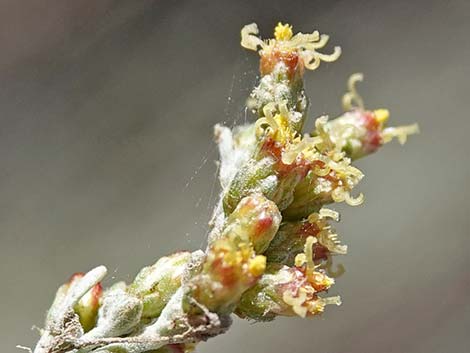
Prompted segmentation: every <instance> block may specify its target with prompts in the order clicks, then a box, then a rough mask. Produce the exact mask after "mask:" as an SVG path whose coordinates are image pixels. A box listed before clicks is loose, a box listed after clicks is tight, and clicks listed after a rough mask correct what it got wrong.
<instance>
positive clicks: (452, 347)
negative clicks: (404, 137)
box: [0, 0, 470, 353]
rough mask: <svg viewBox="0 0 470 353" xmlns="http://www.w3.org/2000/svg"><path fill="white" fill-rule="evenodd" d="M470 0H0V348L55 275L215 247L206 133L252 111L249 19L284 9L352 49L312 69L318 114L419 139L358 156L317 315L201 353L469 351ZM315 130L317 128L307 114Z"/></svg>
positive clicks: (129, 272) (212, 154)
mask: <svg viewBox="0 0 470 353" xmlns="http://www.w3.org/2000/svg"><path fill="white" fill-rule="evenodd" d="M469 13H470V2H468V1H465V0H461V1H401V0H400V1H372V0H370V1H364V0H361V1H358V0H356V1H316V0H310V1H285V0H284V1H253V0H251V1H221V0H213V1H163V0H160V1H157V0H155V1H113V0H101V1H94V0H76V1H63V0H60V1H59V0H50V1H44V0H42V1H40V0H34V1H27V2H26V1H17V0H10V1H5V0H4V1H1V2H0V53H1V54H0V187H1V193H0V229H1V232H0V242H1V243H0V245H1V249H0V276H1V277H0V278H1V283H2V285H1V297H0V298H1V300H0V313H1V316H0V332H1V337H2V339H1V340H0V351H1V352H14V351H15V348H14V346H15V345H16V344H22V345H29V346H31V345H33V344H34V342H35V341H36V339H37V337H38V335H37V333H36V332H34V331H31V330H30V328H31V326H32V325H37V326H41V325H42V322H43V318H44V315H45V312H46V309H47V308H48V307H49V305H50V303H51V300H52V298H53V295H54V292H55V290H56V288H57V287H58V285H59V284H61V283H63V282H64V281H65V280H66V279H67V278H68V276H69V275H70V274H71V273H73V272H76V271H86V270H88V269H90V268H91V267H93V266H95V265H98V264H104V265H106V266H107V267H108V269H109V271H110V274H109V276H108V278H107V279H106V282H105V284H109V283H111V282H112V281H115V280H127V281H130V280H132V278H133V276H134V275H135V273H136V272H137V271H138V270H139V269H140V268H141V267H142V266H144V265H147V264H150V263H152V262H154V261H155V260H156V259H157V258H158V257H160V256H162V255H165V254H167V253H169V252H172V251H174V250H177V249H197V248H199V247H201V246H204V242H205V236H206V234H205V233H206V230H207V225H206V224H207V220H208V218H209V216H210V213H211V209H212V206H213V204H214V201H215V198H216V195H217V191H218V189H217V184H216V182H215V172H216V166H215V163H214V161H215V160H216V158H217V155H216V150H215V148H214V144H213V142H212V126H213V125H214V124H215V123H218V122H224V123H225V124H227V125H233V124H235V123H240V122H243V121H245V119H250V116H249V114H248V115H246V114H245V111H244V107H243V104H244V101H245V98H246V96H247V95H248V93H249V91H250V88H251V86H252V85H253V84H254V83H255V81H256V75H257V56H256V54H255V53H253V52H247V51H245V50H242V49H241V48H240V46H239V32H240V29H241V27H242V26H243V25H244V24H247V23H250V22H252V21H256V22H257V23H258V24H259V26H260V28H261V31H262V34H263V35H264V36H265V37H266V36H268V35H270V34H271V31H272V28H273V26H274V25H275V24H276V22H277V21H278V20H284V21H289V22H291V23H292V24H294V27H295V29H297V30H299V31H303V32H309V31H311V30H313V29H319V30H320V31H321V32H323V33H329V34H330V35H331V43H332V45H338V44H339V45H341V46H342V48H343V55H342V57H341V59H340V60H339V61H338V62H336V63H333V64H323V65H322V66H321V68H320V69H319V70H318V71H316V72H313V73H312V72H308V73H307V75H306V86H307V89H308V94H309V96H310V97H311V101H312V107H311V116H312V117H314V116H318V115H320V114H323V113H330V114H331V116H335V115H336V114H338V113H339V112H340V110H341V109H340V97H341V95H342V93H343V92H344V89H345V82H346V79H347V77H348V76H349V75H350V74H351V73H352V72H356V71H362V72H364V74H365V76H366V81H365V82H364V83H363V84H362V85H361V86H360V91H361V92H362V94H363V96H364V98H365V100H366V104H367V105H368V106H369V107H371V108H375V107H388V108H389V109H390V110H391V112H392V116H391V123H392V124H407V123H412V122H415V121H416V122H418V123H419V124H420V127H421V131H422V133H421V134H420V135H419V136H415V137H412V138H411V139H410V140H409V142H408V143H407V145H406V146H404V147H400V146H399V145H398V144H397V143H393V144H390V145H388V146H386V147H385V148H384V149H383V150H382V151H380V153H378V154H376V155H373V156H371V157H370V158H367V159H365V160H362V161H360V162H359V163H358V165H359V167H360V168H361V169H362V170H363V171H364V172H365V174H366V178H365V179H364V180H363V182H362V183H361V185H360V186H359V187H358V190H360V191H362V192H364V193H365V195H366V203H365V204H364V205H363V206H362V207H357V208H351V207H343V206H341V207H338V209H339V210H341V211H342V223H341V224H340V225H338V227H337V228H338V230H339V231H340V232H341V234H342V236H343V238H344V241H345V242H346V243H347V244H349V246H350V253H349V254H348V256H346V257H343V258H342V259H340V261H342V262H343V264H344V265H345V266H346V269H347V272H346V274H345V275H343V276H342V277H341V278H340V279H338V281H337V285H336V286H335V287H334V288H333V289H332V291H331V292H332V293H333V294H336V293H339V294H341V295H342V298H343V303H344V304H343V305H342V306H341V307H330V308H328V310H327V311H326V313H325V314H324V315H323V316H322V317H320V318H315V319H312V320H301V319H278V320H276V321H274V322H271V323H267V324H252V323H249V322H246V321H241V320H236V321H235V323H234V325H233V328H232V329H231V331H230V333H229V334H226V335H224V336H220V337H217V338H215V339H213V340H211V341H209V342H208V343H204V344H201V345H200V346H199V352H208V353H209V352H220V351H222V350H223V351H224V352H226V353H229V352H255V351H256V352H271V353H274V352H315V353H369V352H370V353H408V352H410V353H421V352H423V353H432V352H436V353H441V352H443V353H444V352H445V353H464V352H468V351H469V346H470V335H469V334H470V332H469V331H470V330H469V329H470V304H469V294H470V275H469V273H470V272H469V269H468V267H469V265H470V259H469V251H470V240H469V238H470V237H469V226H470V212H469V211H470V207H469V197H470V186H469V180H470V166H469V165H470V163H469V162H470V157H469V152H470V147H469V134H470V130H469V129H470V118H469V117H468V111H469V104H470V97H469V88H470V85H469V81H468V79H469V76H470V45H469V34H470V16H469ZM312 121H313V120H312Z"/></svg>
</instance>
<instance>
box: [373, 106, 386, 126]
mask: <svg viewBox="0 0 470 353" xmlns="http://www.w3.org/2000/svg"><path fill="white" fill-rule="evenodd" d="M374 114H375V120H377V121H378V122H379V123H380V124H385V123H386V122H387V120H388V117H389V116H390V112H389V111H388V109H376V110H374Z"/></svg>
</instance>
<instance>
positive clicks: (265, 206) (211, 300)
mask: <svg viewBox="0 0 470 353" xmlns="http://www.w3.org/2000/svg"><path fill="white" fill-rule="evenodd" d="M280 221H281V215H280V213H279V210H278V209H277V207H276V205H275V204H274V203H273V202H272V201H269V200H267V199H266V198H265V197H264V196H263V195H261V194H254V195H252V196H249V197H245V198H244V199H242V200H241V201H240V203H239V205H238V206H237V208H236V209H235V211H234V212H233V213H232V214H231V215H230V216H229V217H228V219H227V222H226V224H225V227H224V229H223V230H222V233H221V236H220V237H219V238H218V239H216V240H214V241H213V242H212V243H211V244H210V245H209V248H208V251H207V257H206V260H205V263H204V266H203V269H202V271H201V273H200V274H198V275H197V276H195V277H194V278H193V279H192V280H191V282H190V288H191V296H192V297H193V298H194V299H196V301H197V302H199V303H200V304H202V305H204V306H206V307H207V308H208V309H209V310H210V311H213V312H219V313H225V312H230V310H232V309H233V306H234V305H235V304H236V303H237V302H238V300H239V298H240V296H241V295H242V293H243V292H244V291H246V290H247V289H248V288H250V287H251V286H253V285H254V284H255V283H256V281H257V280H258V279H259V278H260V276H261V275H262V274H263V273H264V270H265V267H266V258H265V257H264V256H262V255H258V254H257V253H259V252H262V251H264V250H265V249H266V247H267V246H268V245H269V243H270V241H271V239H272V238H273V237H274V235H275V234H276V232H277V230H278V227H279V223H280Z"/></svg>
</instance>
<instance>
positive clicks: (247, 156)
mask: <svg viewBox="0 0 470 353" xmlns="http://www.w3.org/2000/svg"><path fill="white" fill-rule="evenodd" d="M241 36H242V40H241V45H242V46H243V47H244V48H247V49H250V50H254V51H257V52H258V53H259V55H260V73H261V78H260V82H259V84H258V86H256V87H255V88H254V89H253V91H252V93H251V95H250V97H249V99H248V102H247V105H248V107H249V108H250V109H251V110H252V111H253V113H254V114H256V115H257V119H256V121H255V122H254V123H252V124H248V125H244V126H238V127H235V128H234V129H233V130H231V129H229V128H227V127H223V126H220V125H217V126H216V128H215V136H216V140H217V143H218V145H219V151H220V175H219V179H220V184H221V189H222V190H221V193H220V198H219V202H218V204H217V206H216V208H215V210H214V214H213V217H212V220H211V222H210V225H211V231H210V233H209V235H208V238H209V239H208V246H207V248H206V250H205V251H201V250H198V251H194V252H185V251H181V252H176V253H174V254H171V255H168V256H165V257H163V258H161V259H159V260H158V261H157V262H156V263H155V264H153V265H151V266H148V267H145V268H143V269H142V270H141V271H140V273H139V274H138V275H137V277H136V278H135V280H134V281H133V282H132V283H130V284H126V283H124V282H119V283H116V284H115V285H113V286H111V287H110V288H108V289H107V290H105V291H102V289H101V285H100V284H99V283H100V281H101V280H102V278H103V277H104V275H105V274H106V269H105V268H104V267H103V266H101V267H97V268H95V269H93V270H91V271H90V272H88V273H87V274H77V275H74V276H73V277H72V279H71V280H70V281H69V282H68V283H67V284H65V285H63V286H62V287H60V288H59V290H58V292H57V295H56V299H55V300H54V302H53V304H52V307H51V308H50V309H49V312H48V315H47V318H46V324H45V328H44V330H42V336H41V338H40V340H39V342H38V344H37V346H36V348H35V349H34V352H35V353H67V352H73V353H88V352H101V353H113V352H114V353H118V352H119V353H142V352H148V353H151V352H153V353H173V352H174V353H176V352H188V351H191V350H193V349H194V347H195V345H196V344H197V343H198V342H200V341H202V340H206V339H208V338H210V337H212V336H215V335H218V334H221V333H224V332H225V331H226V330H227V329H228V328H229V326H230V323H231V319H230V316H231V315H232V314H233V313H235V314H236V315H238V316H240V317H245V318H249V319H252V320H258V321H266V320H272V319H274V318H275V317H276V316H300V317H307V316H314V315H317V314H320V313H322V312H323V311H324V309H325V306H326V305H327V304H335V305H339V304H340V303H341V301H340V298H339V297H338V296H330V297H327V296H325V295H324V293H325V292H326V291H328V290H329V289H330V287H331V286H332V285H333V284H334V279H333V277H336V276H337V275H339V274H340V273H341V272H343V269H341V268H339V271H336V273H335V271H333V270H332V268H331V266H332V256H333V255H342V254H345V253H346V251H347V247H346V246H345V245H342V244H341V243H340V241H339V238H338V235H337V234H336V233H335V231H334V229H333V228H332V227H331V224H330V223H331V221H339V214H338V213H337V212H335V211H333V210H331V209H328V208H326V207H325V206H326V205H328V204H332V203H334V202H342V201H345V202H346V203H348V204H350V205H358V204H360V203H362V201H363V196H362V194H359V195H358V196H356V197H354V196H352V195H351V192H352V189H353V188H354V187H355V186H356V185H357V184H358V183H359V181H360V180H361V178H362V177H363V174H362V172H361V171H360V170H359V169H357V168H355V167H354V166H352V165H351V162H352V161H353V160H355V159H357V158H361V157H364V156H366V155H368V154H370V153H373V152H375V151H377V150H378V149H379V148H380V147H381V146H382V145H383V144H385V143H387V142H389V141H390V140H391V139H392V138H393V137H397V138H398V140H399V142H401V143H404V142H405V140H406V137H407V135H409V134H412V133H416V132H417V126H416V125H411V126H405V127H399V128H389V127H386V122H387V119H388V116H389V113H388V111H387V110H385V109H376V110H366V109H365V107H364V103H363V100H362V98H361V97H360V96H359V94H358V93H357V90H356V87H355V84H356V82H357V81H360V80H362V75H360V74H355V75H352V76H351V78H350V80H349V83H348V92H347V93H346V94H345V95H344V97H343V106H344V109H345V112H344V114H342V115H341V116H339V117H338V118H336V119H333V120H328V117H320V118H318V119H317V120H316V122H315V129H314V131H312V132H311V133H310V134H303V132H302V129H303V125H304V122H305V120H306V118H307V111H308V106H309V102H308V99H307V97H306V95H305V91H304V86H303V75H304V73H305V70H315V69H316V68H318V66H319V65H320V64H321V62H333V61H335V60H337V59H338V57H339V56H340V54H341V50H340V48H339V47H335V48H334V49H333V51H332V52H331V53H330V54H324V53H321V52H320V51H319V50H320V49H322V48H323V47H324V46H325V45H326V44H327V42H328V39H329V38H328V36H327V35H324V34H320V33H319V32H318V31H315V32H313V33H310V34H303V33H297V34H295V35H294V34H293V32H292V27H291V26H290V25H287V24H286V25H283V24H281V23H279V24H278V25H277V27H276V28H275V31H274V39H268V40H262V39H260V38H259V37H258V28H257V26H256V24H250V25H247V26H245V27H244V28H243V29H242V31H241Z"/></svg>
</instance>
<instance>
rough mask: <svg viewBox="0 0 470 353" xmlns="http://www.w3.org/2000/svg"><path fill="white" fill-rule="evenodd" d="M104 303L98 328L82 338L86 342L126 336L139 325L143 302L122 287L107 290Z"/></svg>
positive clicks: (117, 286) (97, 324) (100, 311)
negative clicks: (93, 339) (94, 339)
mask: <svg viewBox="0 0 470 353" xmlns="http://www.w3.org/2000/svg"><path fill="white" fill-rule="evenodd" d="M102 302H103V303H102V306H101V308H100V310H99V315H98V322H97V323H96V327H95V328H94V329H92V330H91V331H89V332H88V333H87V334H85V335H84V336H83V337H82V339H83V340H84V341H86V340H90V339H92V338H101V337H113V336H120V335H124V334H127V333H129V332H130V331H131V330H132V329H133V328H134V327H135V326H137V325H138V324H139V322H140V320H141V317H142V308H143V305H142V301H141V300H140V299H139V298H137V297H135V296H133V295H132V294H129V293H127V292H126V290H125V288H123V287H122V286H121V285H115V286H113V287H111V288H110V289H109V290H107V291H106V293H105V294H104V296H103V300H102Z"/></svg>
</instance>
